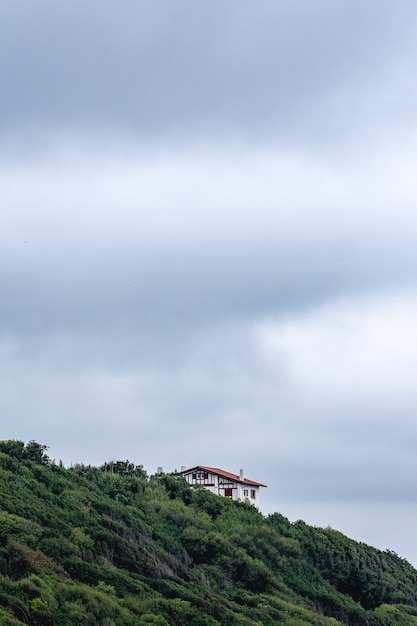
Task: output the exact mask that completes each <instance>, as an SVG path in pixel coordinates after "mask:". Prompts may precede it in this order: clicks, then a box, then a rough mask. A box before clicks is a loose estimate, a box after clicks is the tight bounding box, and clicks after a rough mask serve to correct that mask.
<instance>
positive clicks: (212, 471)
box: [179, 465, 266, 487]
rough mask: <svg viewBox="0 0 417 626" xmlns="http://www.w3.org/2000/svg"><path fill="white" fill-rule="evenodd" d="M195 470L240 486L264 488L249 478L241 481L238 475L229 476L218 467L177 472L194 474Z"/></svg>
mask: <svg viewBox="0 0 417 626" xmlns="http://www.w3.org/2000/svg"><path fill="white" fill-rule="evenodd" d="M195 470H203V471H204V472H210V474H216V475H217V476H222V477H223V478H228V479H229V480H233V481H234V482H236V483H242V485H253V486H255V487H266V485H264V484H263V483H257V482H256V481H254V480H249V478H244V479H243V480H242V479H241V478H240V476H239V474H231V473H230V472H225V471H224V470H222V469H219V468H218V467H206V466H205V465H197V466H196V467H190V469H186V470H184V471H183V472H179V473H180V474H189V473H190V472H194V471H195Z"/></svg>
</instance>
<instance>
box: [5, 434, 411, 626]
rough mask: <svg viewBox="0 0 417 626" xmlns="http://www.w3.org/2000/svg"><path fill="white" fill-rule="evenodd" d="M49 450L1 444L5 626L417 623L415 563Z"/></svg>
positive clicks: (121, 464)
mask: <svg viewBox="0 0 417 626" xmlns="http://www.w3.org/2000/svg"><path fill="white" fill-rule="evenodd" d="M46 452H47V447H46V446H44V445H41V444H38V443H36V442H34V441H32V442H29V443H28V444H27V445H25V444H24V443H23V442H21V441H6V442H0V624H2V625H6V626H16V625H18V624H32V625H40V624H42V625H45V626H59V625H62V626H66V625H70V624H71V626H73V625H76V624H91V625H96V624H100V625H102V626H106V625H107V626H118V625H120V626H129V625H133V626H135V625H138V626H141V625H145V624H148V625H149V624H154V625H159V626H167V625H170V626H171V625H172V626H184V625H185V624H187V625H191V626H201V625H203V626H216V625H218V624H225V625H230V626H234V625H236V626H268V625H273V624H284V625H285V626H303V625H307V624H311V625H315V626H330V625H333V626H335V625H337V624H339V625H342V624H345V625H349V626H365V625H368V626H390V625H394V624H400V625H405V626H407V625H410V626H411V625H414V624H415V625H417V585H416V583H417V571H416V570H415V569H414V568H413V567H412V566H411V565H410V564H409V563H408V562H407V561H406V560H405V559H402V558H400V557H399V556H398V555H396V554H395V553H394V552H391V551H381V550H377V549H375V548H372V547H370V546H367V545H366V544H363V543H359V542H356V541H354V540H352V539H349V538H348V537H346V536H345V535H343V534H342V533H340V532H338V531H336V530H333V529H330V528H325V529H323V528H314V527H311V526H308V525H307V524H306V523H305V522H302V521H298V522H295V523H291V522H289V520H288V519H286V518H285V517H284V516H283V515H282V514H280V513H274V514H272V515H268V516H266V517H265V516H263V515H262V514H261V513H260V512H259V511H258V510H257V509H256V508H255V507H253V506H252V505H250V504H246V503H241V502H234V501H231V500H229V499H227V498H222V497H219V496H216V495H213V494H212V493H210V492H208V491H207V490H205V489H204V488H201V487H200V488H199V487H197V488H192V489H190V487H189V486H188V485H187V483H186V482H185V480H184V479H183V478H182V477H181V476H178V475H171V474H160V475H159V474H157V475H153V476H148V474H147V473H146V471H145V470H144V468H143V467H142V466H141V465H135V464H133V463H131V462H129V461H116V462H113V463H112V471H111V472H109V471H108V469H109V464H103V465H102V466H101V467H92V466H89V465H88V466H86V465H82V464H79V465H76V466H74V467H71V468H65V467H63V466H62V464H59V465H57V464H55V463H53V462H52V461H51V460H50V459H49V457H48V456H47V453H46Z"/></svg>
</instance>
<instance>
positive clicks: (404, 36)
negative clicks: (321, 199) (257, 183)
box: [0, 0, 417, 143]
mask: <svg viewBox="0 0 417 626" xmlns="http://www.w3.org/2000/svg"><path fill="white" fill-rule="evenodd" d="M0 15H1V20H0V23H1V24H2V27H1V37H0V41H1V44H0V46H1V48H0V49H1V55H0V58H2V59H3V61H2V64H1V67H0V71H1V75H2V83H3V93H4V95H5V97H3V98H2V103H1V105H0V107H1V108H0V119H1V124H2V127H3V131H2V133H3V135H6V136H7V134H8V133H9V132H10V130H11V129H12V130H13V132H16V131H18V130H19V128H20V129H21V128H22V127H23V128H25V127H26V128H39V127H43V128H52V129H55V130H57V129H59V128H64V129H65V128H67V129H76V128H79V129H84V130H85V129H89V132H91V130H92V129H94V128H95V129H96V130H97V132H99V129H100V128H103V127H104V128H112V127H113V128H114V129H119V130H126V131H128V132H134V133H138V135H139V136H143V137H146V136H149V135H151V136H158V135H160V134H161V133H162V134H163V135H165V136H169V135H170V134H172V133H174V136H177V139H181V138H182V140H183V139H184V138H185V137H187V135H188V134H189V133H191V134H192V135H193V136H194V137H195V136H198V134H199V133H200V134H202V135H203V136H204V135H206V134H207V133H208V134H212V135H214V136H216V137H217V136H218V137H220V136H221V135H222V134H223V135H224V133H226V135H227V136H229V135H230V134H231V135H232V136H233V134H235V135H242V134H243V135H244V136H245V137H248V138H250V139H252V140H256V138H257V137H262V138H263V140H264V141H265V140H266V139H267V138H268V137H271V136H273V137H275V138H277V139H280V140H281V141H283V142H284V143H287V142H288V140H289V138H290V137H291V138H292V141H294V140H295V141H298V142H299V143H303V138H306V137H310V138H311V137H314V138H315V140H316V141H319V140H320V136H322V137H323V138H324V137H325V136H327V137H328V138H329V139H330V137H331V135H332V134H334V133H337V134H339V133H342V134H343V132H344V131H343V127H346V129H349V130H350V129H351V128H352V127H353V128H354V127H355V126H358V125H359V126H363V122H364V121H365V120H366V123H370V122H371V121H372V117H373V118H375V116H376V117H377V118H381V119H383V118H384V116H386V115H389V116H390V117H391V116H392V112H391V111H390V107H392V98H391V97H390V98H389V101H388V102H386V103H384V99H385V92H384V91H381V89H380V88H379V86H378V85H379V83H380V82H381V81H382V84H383V85H384V82H386V81H387V80H388V81H390V78H389V76H390V75H391V74H392V62H393V59H397V63H398V64H399V63H402V64H403V61H404V60H405V59H407V58H409V50H408V51H407V49H406V44H405V43H403V42H407V45H408V46H412V47H413V46H414V44H413V43H412V41H413V40H412V35H413V32H414V29H413V28H412V23H413V21H414V20H415V19H416V17H417V9H416V7H415V4H414V3H412V2H403V3H401V5H400V6H399V9H398V11H397V12H395V15H394V14H393V11H392V10H391V7H389V6H388V4H386V3H381V2H379V3H375V2H374V3H372V2H371V3H367V4H366V6H364V5H363V3H362V4H361V3H358V2H354V3H349V6H348V7H341V6H339V7H338V8H337V9H336V8H335V7H334V4H333V3H332V2H328V1H327V0H326V1H324V2H321V3H315V4H314V5H312V4H311V3H308V2H301V3H298V4H297V5H296V6H294V5H293V4H290V3H282V2H281V3H276V2H265V3H263V4H262V7H260V6H259V5H256V6H255V5H252V4H251V3H248V2H246V3H241V2H239V3H236V2H230V3H228V4H227V5H224V3H210V4H209V5H205V4H203V3H199V4H195V3H190V2H176V3H175V5H172V3H169V2H158V3H156V4H153V5H152V8H150V5H149V4H147V3H144V2H126V3H124V8H123V10H121V9H120V7H117V9H116V8H115V7H114V5H112V4H111V3H106V2H104V3H103V2H100V3H97V2H91V3H89V4H88V5H86V4H85V3H80V2H73V3H71V5H67V6H64V5H60V6H57V5H56V4H54V3H52V2H47V1H43V2H40V3H37V5H36V7H35V6H31V5H26V4H21V3H19V2H15V3H13V5H4V6H3V7H2V8H1V13H0ZM400 42H401V43H400ZM404 67H405V66H404V64H403V68H404ZM412 71H413V70H412V68H410V69H409V72H412ZM386 72H388V75H385V76H384V73H386ZM409 72H407V75H408V74H409ZM375 81H376V84H375ZM353 82H355V83H356V85H358V84H359V85H361V87H362V97H361V98H360V99H358V98H356V96H355V98H354V99H352V98H351V96H350V90H351V86H352V83H353ZM406 83H407V81H406ZM375 88H376V90H377V91H376V95H377V99H378V102H374V103H370V101H369V98H370V97H372V96H371V95H370V94H372V93H374V89H375ZM397 88H398V89H400V90H401V89H404V88H406V85H397ZM391 89H392V83H389V84H388V85H384V87H383V90H385V91H391ZM409 95H410V96H411V94H409ZM361 101H362V105H363V106H362V105H361ZM387 107H388V108H387ZM350 118H352V121H350ZM361 118H363V119H361ZM314 126H316V127H315V128H314ZM329 133H330V135H329Z"/></svg>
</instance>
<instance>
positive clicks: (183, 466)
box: [181, 465, 187, 473]
mask: <svg viewBox="0 0 417 626" xmlns="http://www.w3.org/2000/svg"><path fill="white" fill-rule="evenodd" d="M186 469H187V468H186V467H185V465H181V473H182V472H185V470H186Z"/></svg>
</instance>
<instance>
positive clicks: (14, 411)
mask: <svg viewBox="0 0 417 626" xmlns="http://www.w3.org/2000/svg"><path fill="white" fill-rule="evenodd" d="M416 29H417V3H415V2H414V0H398V2H396V3H395V4H394V3H392V2H391V1H385V0H368V1H367V2H366V3H364V2H362V1H361V2H360V1H359V0H350V1H349V2H341V1H340V0H337V1H335V0H317V1H316V2H311V0H258V1H257V2H254V1H253V0H252V1H249V0H239V1H237V0H228V2H224V1H223V0H222V1H220V0H211V2H202V1H201V0H192V1H191V0H177V1H176V2H172V1H171V0H153V2H152V3H150V2H144V1H143V0H124V1H123V2H122V3H117V4H116V3H115V2H109V1H108V0H100V1H98V0H90V1H89V2H88V3H86V2H83V1H81V0H72V1H71V2H60V3H57V2H55V1H53V0H38V2H36V3H28V2H25V1H23V0H14V1H13V2H3V3H1V4H0V84H1V92H2V96H1V98H0V302H1V306H0V414H1V415H2V419H1V430H2V432H1V437H0V438H1V439H20V440H23V441H26V442H27V441H30V440H32V439H34V440H36V441H38V442H40V443H43V444H45V445H48V446H49V451H48V453H49V455H50V457H51V458H53V459H55V460H56V461H57V462H58V460H62V461H63V462H64V464H65V465H70V464H74V463H85V464H89V463H91V464H95V465H98V464H101V463H103V462H105V461H107V460H112V459H113V460H117V459H120V460H122V459H129V460H130V461H132V462H134V463H136V464H143V465H144V467H145V469H146V470H147V471H148V473H150V474H152V473H154V472H155V471H156V468H157V467H158V466H162V467H163V468H164V469H165V471H173V470H175V469H179V468H180V467H181V466H183V465H184V466H187V467H193V466H195V465H208V466H211V467H219V468H222V469H224V470H227V471H230V472H235V473H238V472H239V469H240V468H243V469H244V470H245V475H246V476H247V477H248V478H251V479H253V480H256V481H259V482H262V483H265V484H267V485H268V486H267V488H266V489H264V490H263V491H262V494H261V510H262V511H263V512H264V513H265V514H268V513H272V512H274V511H278V512H280V513H282V514H283V515H285V516H286V517H288V518H289V519H290V520H292V521H295V520H297V519H303V520H304V521H305V522H306V523H308V524H311V525H316V526H331V527H333V528H337V529H338V530H340V531H342V532H344V533H345V534H347V535H348V536H350V537H352V538H354V539H357V540H359V541H364V542H366V543H369V544H371V545H373V546H376V547H378V548H380V549H390V550H393V551H395V552H397V553H398V554H400V555H401V556H402V557H404V558H406V559H408V560H409V561H410V562H412V563H413V564H414V565H415V566H417V544H416V540H415V535H416V525H417V487H416V484H415V475H416V473H417V455H416V453H415V450H416V447H417V421H416V415H417V397H416V388H417V325H416V321H417V246H416V245H415V240H416V232H417V211H416V203H417V176H416V175H415V172H416V168H417V87H416V80H415V77H416V75H417V38H416V36H415V33H416Z"/></svg>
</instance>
